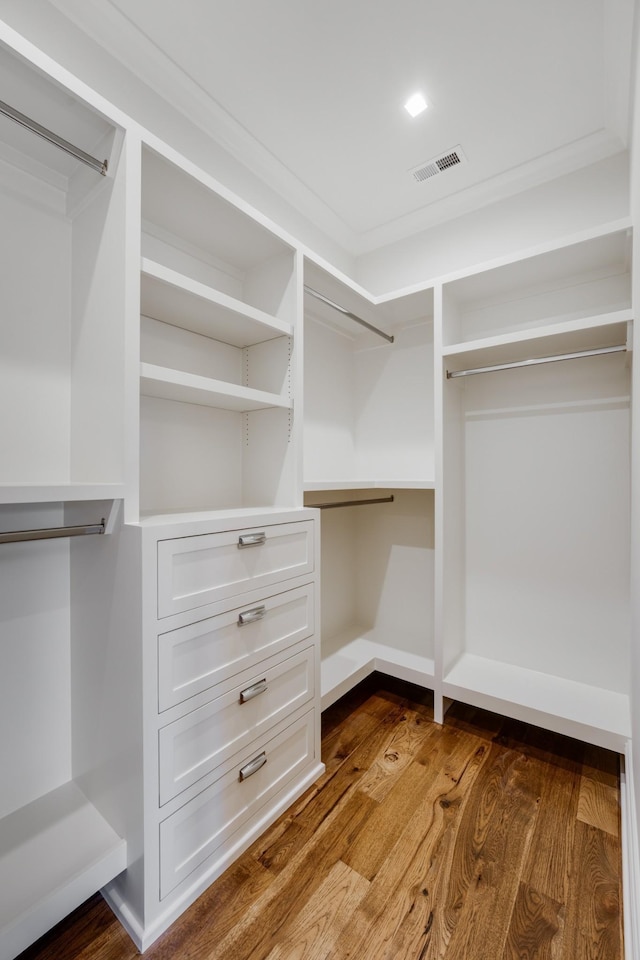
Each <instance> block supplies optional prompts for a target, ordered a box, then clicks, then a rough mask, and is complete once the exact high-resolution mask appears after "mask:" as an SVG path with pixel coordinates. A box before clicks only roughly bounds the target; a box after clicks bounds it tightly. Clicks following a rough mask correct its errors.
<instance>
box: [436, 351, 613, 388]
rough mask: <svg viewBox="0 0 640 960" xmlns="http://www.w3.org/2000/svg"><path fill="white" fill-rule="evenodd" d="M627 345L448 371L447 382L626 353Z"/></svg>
mask: <svg viewBox="0 0 640 960" xmlns="http://www.w3.org/2000/svg"><path fill="white" fill-rule="evenodd" d="M626 349H627V347H626V344H624V343H623V344H621V345H620V346H617V347H600V348H599V349H597V350H579V351H578V352H577V353H561V354H556V355H554V356H551V357H534V358H532V359H531V360H516V361H514V362H513V363H496V364H493V366H490V367H474V368H473V369H471V370H447V380H453V378H454V377H471V376H473V375H474V374H476V373H493V372H494V371H495V370H512V369H513V368H514V367H532V366H534V365H535V364H538V363H554V362H555V361H556V360H576V359H577V358H578V357H597V356H599V355H600V354H602V353H624V352H625V351H626Z"/></svg>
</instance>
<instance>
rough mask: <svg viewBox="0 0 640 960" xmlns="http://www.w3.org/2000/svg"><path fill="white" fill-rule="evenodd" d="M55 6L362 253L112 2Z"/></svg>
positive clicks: (303, 187) (310, 194) (329, 213)
mask: <svg viewBox="0 0 640 960" xmlns="http://www.w3.org/2000/svg"><path fill="white" fill-rule="evenodd" d="M49 2H50V3H51V4H52V6H54V7H55V8H56V9H57V10H58V11H59V12H60V13H61V14H62V15H63V16H65V17H66V18H67V19H68V20H70V21H71V22H72V23H74V25H75V26H76V27H77V28H78V29H79V30H81V31H82V32H83V33H84V34H86V35H87V36H88V37H89V38H90V39H91V40H93V41H94V42H95V43H96V44H98V45H99V46H100V47H102V49H103V50H105V51H106V52H107V53H108V54H109V55H110V56H111V57H113V58H114V59H115V60H117V61H118V62H119V63H120V64H121V65H122V66H123V67H124V68H125V69H127V70H128V71H129V72H131V73H133V74H134V75H135V76H136V77H137V78H138V79H139V80H140V81H141V82H142V84H144V86H145V87H147V88H150V89H151V90H152V91H154V92H155V93H156V95H157V96H159V97H161V98H162V99H163V100H164V101H166V102H167V103H169V104H170V105H171V106H172V107H173V108H174V109H175V110H176V111H177V112H178V113H179V114H180V115H181V116H182V117H185V118H186V119H187V120H189V121H190V122H191V123H192V124H194V125H195V126H196V127H197V128H198V129H199V130H201V131H202V132H203V133H204V134H205V135H206V136H207V137H208V138H210V139H211V140H213V141H215V143H216V144H217V145H218V146H219V147H221V148H222V149H223V150H225V151H226V152H227V153H228V154H229V155H230V156H232V157H233V158H234V159H235V160H236V161H238V163H240V164H242V166H243V167H245V168H246V169H247V170H248V171H249V172H250V173H251V174H253V175H254V176H255V177H256V178H258V179H259V180H260V181H262V182H263V183H264V184H266V185H267V186H268V187H269V188H270V189H271V190H273V191H274V192H275V193H277V194H278V195H279V196H280V197H282V199H283V200H285V201H286V202H287V203H288V204H289V205H290V206H291V207H293V208H294V209H295V210H296V211H297V212H298V213H300V214H302V215H303V216H306V217H307V218H308V219H309V220H311V221H312V222H313V224H314V225H315V226H316V227H317V228H319V229H320V230H322V231H324V232H325V233H326V234H327V235H328V236H330V237H331V238H332V239H333V240H334V241H335V242H337V243H338V244H339V245H341V246H342V247H344V249H345V250H347V251H350V252H354V251H355V250H356V249H357V246H358V235H357V233H356V231H355V230H353V229H352V228H351V227H349V225H348V224H347V223H346V222H345V221H344V219H343V218H342V217H341V216H340V215H339V214H338V213H336V211H335V210H332V209H331V208H330V207H329V206H328V204H326V203H325V202H324V201H323V200H322V199H321V198H320V197H319V196H318V195H317V194H316V193H315V192H314V191H313V190H312V189H311V188H310V187H309V186H308V185H307V184H306V183H304V182H303V181H302V180H301V179H300V178H299V177H298V176H297V175H296V174H294V173H293V171H292V170H290V169H289V168H288V167H287V166H286V165H285V164H283V163H282V161H281V160H279V159H278V158H277V157H276V156H275V155H274V154H273V153H272V152H271V151H270V150H268V149H267V147H265V146H264V144H262V143H261V142H260V141H259V140H257V139H256V138H255V137H254V136H253V135H252V134H251V133H250V132H249V131H248V130H247V129H246V128H245V127H243V126H242V124H240V123H239V122H238V121H237V120H236V119H235V118H234V117H233V116H232V115H231V114H230V113H229V112H228V111H227V110H225V108H224V107H223V106H222V105H221V104H220V103H219V102H218V101H217V100H216V99H215V98H213V97H211V96H210V94H208V93H207V92H206V91H205V90H204V89H203V87H201V86H200V84H198V83H197V82H196V81H194V80H193V79H192V78H191V77H190V76H189V75H188V74H187V73H186V71H185V70H183V68H182V67H180V66H178V65H177V64H176V63H175V62H174V61H172V60H171V59H170V58H169V57H167V55H166V54H165V53H164V52H163V51H162V50H161V49H160V48H159V47H158V46H157V45H156V44H155V43H154V42H153V41H152V40H151V39H150V38H149V37H148V36H147V34H145V33H144V32H143V31H141V30H140V29H139V28H138V27H137V25H136V24H134V23H133V22H132V21H131V20H130V19H129V18H128V17H127V16H126V15H125V14H123V13H122V12H121V11H120V10H118V9H117V8H116V7H114V6H113V4H112V3H111V0H49ZM132 65H135V68H134V67H133V66H132ZM138 119H139V118H138ZM153 132H154V133H155V132H156V131H153Z"/></svg>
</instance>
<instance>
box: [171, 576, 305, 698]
mask: <svg viewBox="0 0 640 960" xmlns="http://www.w3.org/2000/svg"><path fill="white" fill-rule="evenodd" d="M262 608H264V612H263V611H262ZM313 631H314V591H313V584H312V583H309V584H306V585H305V586H304V587H298V588H297V589H295V590H287V591H286V592H285V593H280V594H277V595H276V596H274V597H268V598H266V599H265V600H263V601H262V602H261V603H258V604H252V605H251V606H250V607H247V608H244V607H238V608H236V609H235V610H229V611H227V612H226V613H221V614H219V615H218V616H215V617H209V618H208V619H207V620H202V621H200V622H199V623H192V624H189V626H187V627H181V628H179V629H178V630H170V631H168V632H167V633H163V634H161V635H160V636H159V637H158V707H159V710H160V711H163V710H167V709H168V708H169V707H172V706H175V705H176V704H178V703H182V702H183V701H184V700H187V699H188V698H189V697H193V696H195V695H196V694H198V693H201V692H202V691H203V690H207V689H209V687H212V686H214V684H216V683H220V682H221V681H222V680H225V679H227V678H228V677H231V676H234V675H235V674H237V673H240V672H241V671H243V670H246V669H249V668H251V667H252V666H253V665H255V664H257V663H258V662H259V661H260V660H264V659H265V658H267V657H269V656H272V655H274V654H276V653H279V652H281V651H284V650H286V649H287V647H290V646H292V645H293V644H294V643H297V642H298V641H299V640H304V639H306V638H307V637H310V636H311V635H312V634H313Z"/></svg>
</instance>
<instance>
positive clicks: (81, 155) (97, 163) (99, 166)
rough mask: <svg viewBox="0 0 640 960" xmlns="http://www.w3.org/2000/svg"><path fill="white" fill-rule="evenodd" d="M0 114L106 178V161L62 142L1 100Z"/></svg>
mask: <svg viewBox="0 0 640 960" xmlns="http://www.w3.org/2000/svg"><path fill="white" fill-rule="evenodd" d="M0 113H3V114H4V115H5V117H9V119H10V120H15V122H16V123H19V124H20V126H21V127H26V128H27V130H31V132H32V133H35V134H37V135H38V136H39V137H42V138H43V140H48V141H49V143H52V144H53V145H54V146H55V147H59V148H60V149H61V150H64V152H65V153H69V154H71V156H72V157H75V158H76V160H80V161H81V162H82V163H86V164H87V166H88V167H92V168H93V169H94V170H97V171H98V173H100V174H102V176H103V177H104V176H106V174H107V161H106V160H97V159H96V158H95V157H92V156H91V155H90V154H89V153H85V152H84V150H81V149H80V147H76V146H75V145H74V144H73V143H69V141H68V140H64V139H63V138H62V137H59V136H58V134H57V133H53V132H52V131H51V130H47V128H46V127H43V126H42V125H41V124H40V123H36V121H35V120H32V119H31V118H30V117H27V116H26V115H25V114H24V113H20V111H19V110H16V109H15V108H14V107H11V106H9V104H8V103H5V102H4V101H3V100H0Z"/></svg>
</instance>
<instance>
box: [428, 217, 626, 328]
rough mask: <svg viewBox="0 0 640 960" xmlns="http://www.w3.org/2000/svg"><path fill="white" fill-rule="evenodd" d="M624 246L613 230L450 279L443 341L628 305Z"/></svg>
mask: <svg viewBox="0 0 640 960" xmlns="http://www.w3.org/2000/svg"><path fill="white" fill-rule="evenodd" d="M629 249H630V237H629V235H628V231H626V230H619V231H617V232H615V233H611V234H604V235H602V236H597V237H594V238H592V239H588V240H585V241H583V242H581V243H573V244H571V245H567V246H564V247H559V248H557V249H552V250H549V251H546V252H544V253H540V254H539V255H538V256H534V257H530V258H526V259H520V260H517V261H515V262H512V263H507V264H505V265H504V266H499V267H496V268H495V269H491V270H480V271H478V272H476V273H474V274H472V275H469V276H466V277H463V278H461V279H458V280H453V281H452V282H451V283H450V284H446V285H445V311H444V315H443V324H444V326H443V342H444V344H445V346H449V345H452V344H455V343H458V342H463V341H468V340H477V339H479V338H481V337H491V336H498V335H500V334H505V333H513V332H516V331H518V330H520V329H533V328H535V327H539V326H542V327H546V326H548V325H550V324H551V323H553V324H561V323H568V322H570V321H572V320H580V319H581V318H585V317H590V316H595V315H598V314H606V313H610V312H613V311H617V310H621V309H628V308H629V307H630V305H631V295H630V281H629ZM452 307H453V309H452Z"/></svg>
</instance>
